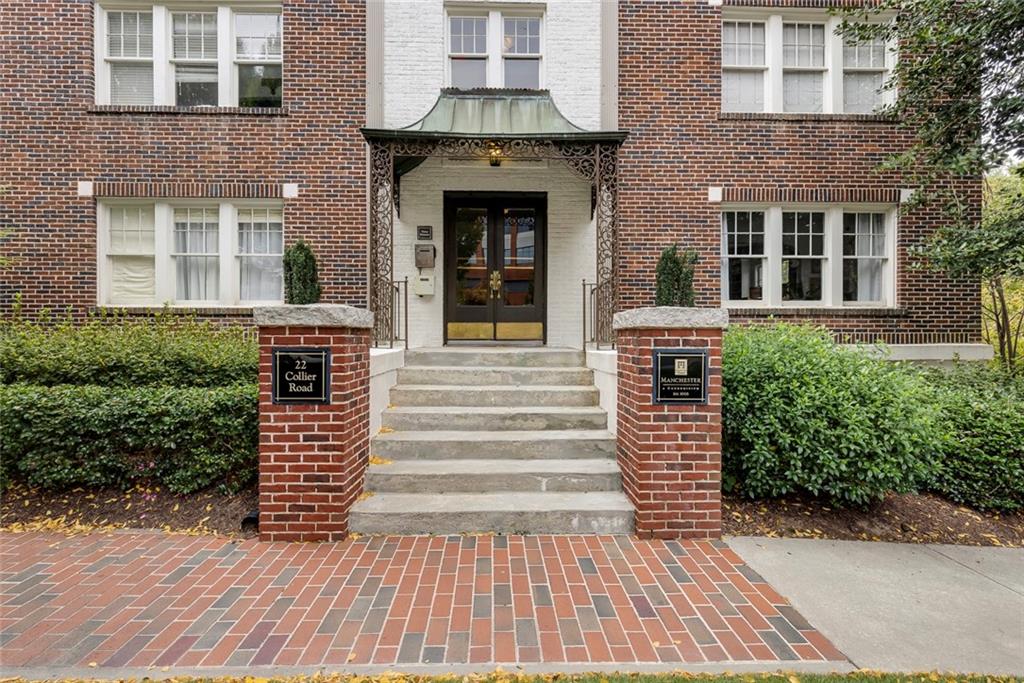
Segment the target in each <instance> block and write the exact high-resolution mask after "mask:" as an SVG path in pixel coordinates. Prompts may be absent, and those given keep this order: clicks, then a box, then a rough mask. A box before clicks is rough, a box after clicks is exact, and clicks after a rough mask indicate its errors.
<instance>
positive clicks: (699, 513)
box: [614, 307, 728, 538]
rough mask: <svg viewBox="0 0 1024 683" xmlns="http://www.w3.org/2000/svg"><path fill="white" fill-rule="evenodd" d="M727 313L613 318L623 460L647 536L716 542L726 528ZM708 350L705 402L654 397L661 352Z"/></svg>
mask: <svg viewBox="0 0 1024 683" xmlns="http://www.w3.org/2000/svg"><path fill="white" fill-rule="evenodd" d="M727 324H728V314H727V313H726V312H725V311H724V310H721V309H697V308H668V307H664V308H638V309H633V310H630V311H625V312H623V313H618V314H616V316H615V322H614V327H615V330H616V338H617V350H618V399H619V400H618V432H617V438H618V449H617V451H618V460H619V467H620V468H621V470H622V483H623V488H624V489H625V491H626V495H628V496H629V499H630V501H632V503H633V505H634V506H635V507H636V533H637V535H638V536H640V537H646V538H651V537H654V538H718V537H719V536H720V535H721V530H722V506H721V481H722V370H721V368H722V333H723V330H724V328H725V327H726V325H727ZM666 348H694V349H706V350H707V351H708V363H707V365H708V370H707V372H708V378H707V380H708V385H707V403H706V404H703V405H699V404H684V405H665V404H657V403H655V402H654V401H653V400H652V382H653V375H652V368H653V355H654V350H655V349H666Z"/></svg>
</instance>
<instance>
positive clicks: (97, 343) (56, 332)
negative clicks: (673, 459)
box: [0, 315, 1024, 512]
mask: <svg viewBox="0 0 1024 683" xmlns="http://www.w3.org/2000/svg"><path fill="white" fill-rule="evenodd" d="M257 369H258V351H257V345H256V343H255V340H254V339H253V338H252V337H251V333H250V332H247V331H246V330H244V329H242V328H240V327H218V326H215V325H211V324H210V323H201V322H196V321H194V320H190V319H187V318H185V319H182V318H180V317H178V316H171V315H158V316H156V317H155V319H154V318H144V319H137V318H135V319H129V318H122V317H117V316H113V317H110V316H101V317H97V318H94V319H92V320H90V321H88V322H86V323H85V324H78V325H72V324H70V323H60V324H53V322H52V321H47V320H42V321H29V320H25V319H21V318H19V317H14V318H12V319H8V320H7V321H3V322H0V483H2V481H3V480H4V479H6V478H7V477H17V478H20V479H22V480H24V481H25V482H26V483H28V484H30V485H33V486H40V487H45V488H50V489H66V488H70V487H74V486H130V485H132V484H134V483H140V482H154V483H159V484H162V485H165V486H167V487H168V489H170V490H171V491H174V492H178V493H190V492H193V491H196V490H199V489H202V488H205V487H209V486H213V485H220V486H222V487H225V488H226V489H228V490H234V489H238V488H240V487H244V486H246V485H248V484H250V483H251V482H252V481H253V480H254V478H255V473H256V469H257V464H258V441H259V437H258V390H257V383H256V379H257ZM722 372H723V386H724V390H723V447H724V448H723V483H724V487H725V488H726V489H727V490H730V491H735V492H738V493H740V494H741V495H744V496H747V497H751V498H771V497H777V496H785V495H791V494H801V495H812V496H816V497H821V498H824V499H826V500H828V501H830V502H832V503H835V504H840V505H849V504H867V503H870V502H872V501H875V500H879V499H881V498H882V497H884V496H885V495H886V494H887V493H889V492H912V491H920V490H931V491H934V492H936V493H940V494H941V495H943V496H946V497H948V498H949V499H951V500H953V501H955V502H957V503H960V504H964V505H969V506H972V507H975V508H979V509H983V510H997V511H1007V512H1012V511H1016V510H1020V509H1024V379H1021V378H1016V379H1014V378H1012V377H1009V376H1006V375H1005V374H1003V373H1001V372H999V371H997V370H994V369H991V368H987V367H971V368H967V367H960V368H958V369H956V370H954V371H952V372H949V371H935V370H931V371H929V370H922V369H920V368H918V367H916V366H912V365H906V364H898V363H890V362H886V361H882V360H878V359H877V357H875V355H872V354H870V353H865V352H864V350H862V349H854V348H849V347H842V346H839V345H837V344H836V343H835V342H834V341H833V340H832V339H831V338H830V336H829V334H828V333H827V332H826V331H824V330H821V329H816V328H811V327H801V326H794V325H786V324H780V325H776V326H771V327H761V326H759V327H734V328H732V329H730V330H729V332H728V333H727V335H726V338H725V348H724V358H723V369H722Z"/></svg>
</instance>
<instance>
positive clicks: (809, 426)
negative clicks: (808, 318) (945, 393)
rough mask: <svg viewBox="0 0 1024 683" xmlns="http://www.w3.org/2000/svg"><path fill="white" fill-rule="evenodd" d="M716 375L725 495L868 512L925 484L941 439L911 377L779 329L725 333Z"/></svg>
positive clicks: (920, 386)
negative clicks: (805, 497)
mask: <svg viewBox="0 0 1024 683" xmlns="http://www.w3.org/2000/svg"><path fill="white" fill-rule="evenodd" d="M722 376H723V392H722V402H723V406H722V426H723V483H724V485H725V488H726V489H727V490H728V489H735V490H739V491H740V492H742V493H743V494H744V495H746V496H749V497H753V498H764V497H774V496H781V495H785V494H792V493H809V494H811V495H815V496H822V497H825V498H827V499H828V500H830V501H832V502H834V503H838V504H842V503H858V504H864V503H867V502H870V501H873V500H877V499H880V498H882V497H883V496H884V495H885V494H886V493H888V492H890V491H896V492H908V491H913V490H915V489H916V488H918V487H919V486H920V485H921V484H923V483H926V482H927V481H928V480H929V478H930V477H931V473H932V468H933V466H934V457H935V455H936V454H937V453H938V452H939V450H940V448H941V442H942V440H943V434H944V431H943V427H942V424H941V420H940V417H939V414H938V413H939V411H938V408H937V406H936V405H935V401H934V400H933V398H932V394H933V393H934V392H933V391H932V389H931V388H930V387H929V385H928V384H927V382H926V381H925V380H924V378H923V377H922V376H921V374H920V373H919V372H918V371H916V370H912V369H910V368H907V367H905V366H902V365H900V364H896V363H889V362H883V361H879V360H876V359H874V358H872V357H871V355H870V354H868V353H866V352H865V351H863V350H859V349H850V348H845V347H840V346H838V345H836V344H835V343H834V342H833V341H832V339H831V338H830V336H829V334H828V332H827V331H825V330H822V329H816V328H809V327H800V326H792V325H784V324H780V325H776V326H770V327H735V328H732V329H730V330H729V331H728V333H727V334H726V336H725V341H724V358H723V368H722Z"/></svg>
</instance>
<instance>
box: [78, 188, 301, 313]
mask: <svg viewBox="0 0 1024 683" xmlns="http://www.w3.org/2000/svg"><path fill="white" fill-rule="evenodd" d="M97 217H98V224H99V225H98V228H99V236H98V240H97V242H98V246H99V254H98V256H99V271H100V290H99V296H98V299H99V303H100V304H101V305H112V306H139V305H144V306H158V305H163V304H164V303H170V304H176V305H185V306H211V305H213V306H233V305H240V304H248V303H255V302H267V301H271V302H276V301H281V299H282V297H283V266H282V257H283V254H284V215H283V209H282V207H281V205H280V203H275V202H268V201H256V200H254V201H252V202H233V203H232V202H201V201H171V202H163V201H160V202H152V201H145V200H118V201H114V200H111V201H102V202H100V203H99V204H98V206H97Z"/></svg>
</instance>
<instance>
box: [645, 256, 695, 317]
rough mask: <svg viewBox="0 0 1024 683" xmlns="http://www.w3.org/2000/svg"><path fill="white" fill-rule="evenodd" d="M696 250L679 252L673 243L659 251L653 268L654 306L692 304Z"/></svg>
mask: <svg viewBox="0 0 1024 683" xmlns="http://www.w3.org/2000/svg"><path fill="white" fill-rule="evenodd" d="M696 263H697V252H695V251H692V250H687V251H685V252H683V253H682V254H680V253H679V251H678V249H677V248H676V246H675V245H672V246H671V247H666V248H665V249H663V250H662V252H661V258H660V259H659V260H658V267H657V269H656V270H655V289H654V305H655V306H693V301H694V297H693V268H694V264H696Z"/></svg>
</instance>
